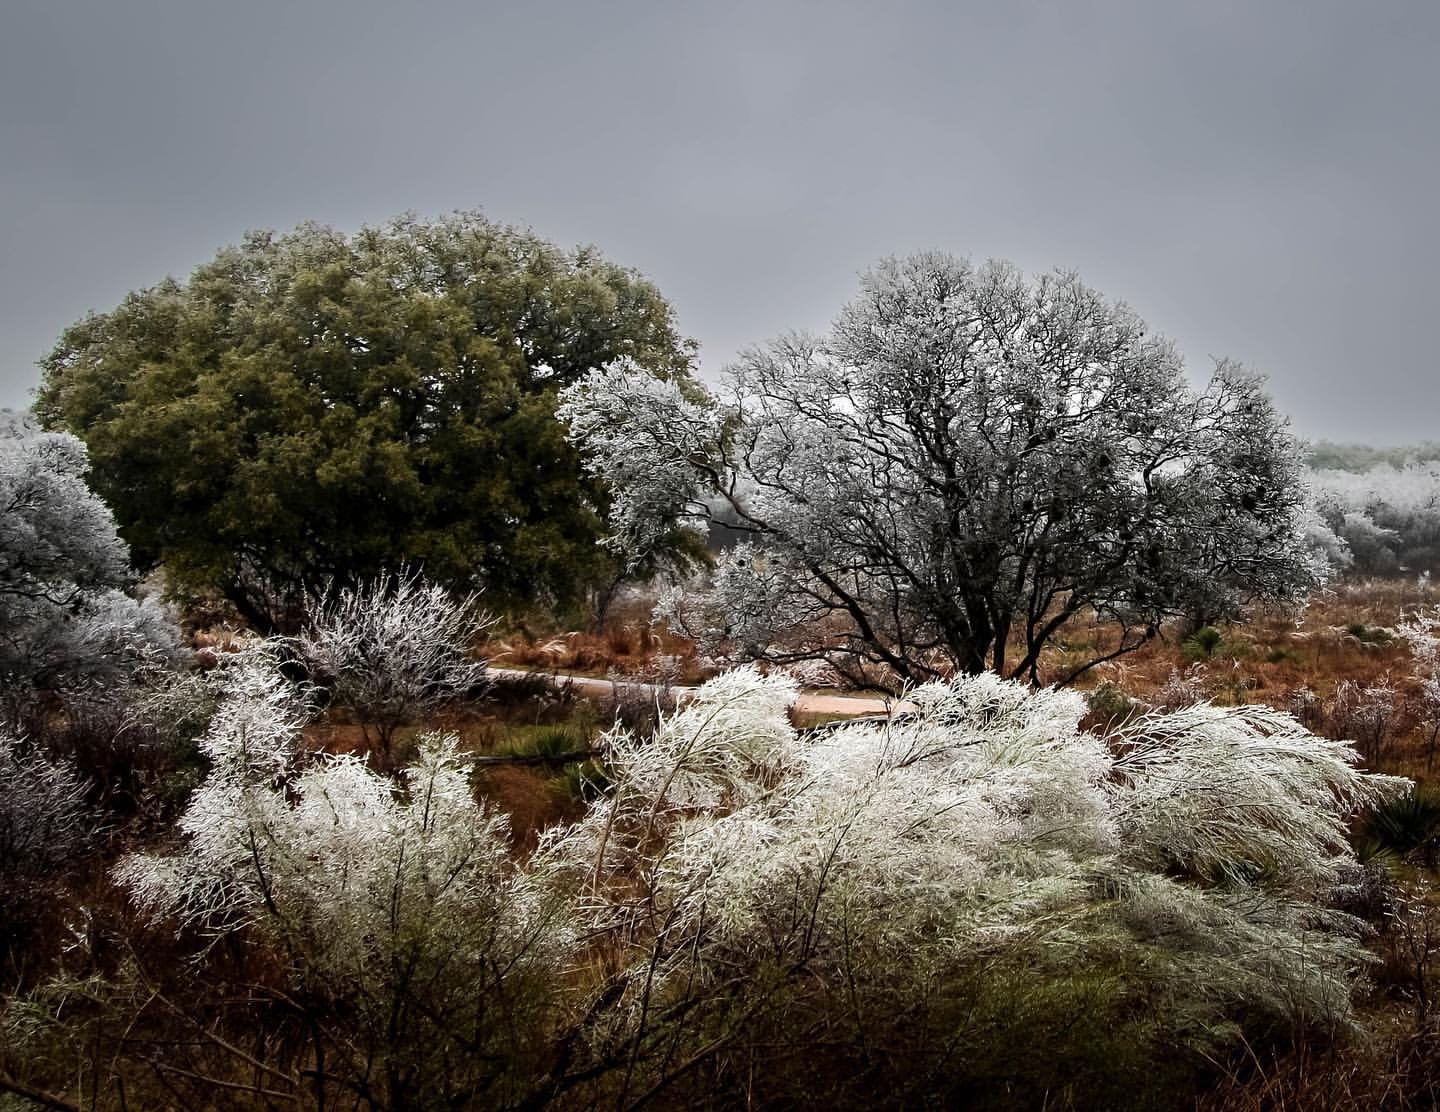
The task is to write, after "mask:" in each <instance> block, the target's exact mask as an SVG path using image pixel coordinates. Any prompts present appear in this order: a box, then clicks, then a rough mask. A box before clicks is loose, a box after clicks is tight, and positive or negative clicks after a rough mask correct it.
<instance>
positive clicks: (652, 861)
mask: <svg viewBox="0 0 1440 1112" xmlns="http://www.w3.org/2000/svg"><path fill="white" fill-rule="evenodd" d="M793 692H794V687H793V684H791V683H790V682H789V681H788V680H785V679H780V678H776V677H769V678H766V677H761V676H760V675H758V674H757V673H755V672H753V671H748V670H746V671H739V672H735V673H731V674H729V675H727V676H724V677H722V678H721V679H719V680H717V681H714V682H712V683H711V684H710V685H707V686H706V688H704V689H702V692H701V694H700V696H699V697H698V698H697V699H696V700H695V701H694V702H693V703H692V704H690V705H689V706H687V707H686V708H685V709H683V710H682V711H680V712H679V713H678V714H676V715H674V716H673V717H672V718H670V719H669V720H668V721H667V722H665V723H664V724H662V726H661V728H660V729H659V731H658V732H657V733H656V735H655V737H654V738H653V739H651V741H650V742H649V743H648V744H642V743H640V742H639V741H637V740H636V739H634V738H631V737H629V736H628V735H625V734H624V733H614V734H612V735H610V736H609V737H608V738H607V739H606V748H607V755H608V756H607V761H608V765H609V768H610V771H611V776H612V782H613V784H614V787H613V789H612V793H611V795H610V796H609V797H608V798H607V799H606V800H605V801H603V802H601V803H599V804H597V805H596V806H595V807H594V808H593V809H592V811H591V813H590V814H589V815H588V816H587V817H586V818H585V819H584V820H583V821H582V822H581V823H579V824H578V825H576V826H575V827H574V828H572V829H570V830H568V831H566V832H563V833H561V834H557V835H554V836H553V837H552V838H551V840H550V842H549V843H548V844H547V845H546V847H545V848H544V850H543V852H542V860H543V861H544V862H545V867H547V868H550V869H552V870H554V872H555V875H556V876H557V878H562V879H563V880H564V881H565V882H566V883H568V884H569V885H570V886H571V890H572V892H574V893H575V895H576V897H577V899H578V900H579V902H580V908H581V911H582V913H583V914H584V916H585V917H586V918H587V919H588V920H589V922H590V930H592V931H593V932H596V935H597V937H600V936H605V935H608V936H609V937H611V938H613V939H614V943H613V944H614V945H616V946H621V947H624V948H625V949H626V950H627V952H628V963H629V968H628V972H627V974H626V978H625V980H624V991H623V993H621V995H620V996H619V998H618V1004H617V1008H616V1011H615V1014H614V1015H613V1016H611V1017H609V1020H608V1025H606V1024H599V1023H597V1030H596V1034H595V1038H594V1044H595V1045H596V1046H597V1047H600V1048H603V1047H606V1046H613V1045H616V1044H619V1045H624V1046H630V1047H632V1048H635V1051H636V1054H637V1056H639V1060H638V1062H637V1064H636V1065H635V1067H634V1070H633V1074H634V1076H630V1075H627V1078H628V1082H627V1084H628V1085H629V1086H630V1087H631V1088H632V1095H633V1093H634V1091H649V1088H650V1087H652V1086H661V1087H665V1088H668V1091H669V1094H670V1099H672V1100H678V1099H681V1097H682V1095H683V1094H687V1093H688V1094H689V1095H690V1096H692V1097H695V1098H696V1099H699V1097H700V1095H701V1090H700V1089H698V1088H697V1089H693V1090H692V1089H689V1088H687V1086H688V1082H687V1080H686V1079H685V1078H682V1077H679V1076H671V1075H669V1074H667V1072H666V1071H667V1068H668V1063H671V1062H689V1061H693V1056H694V1055H699V1056H701V1057H702V1058H703V1059H704V1060H705V1062H706V1067H705V1070H704V1074H705V1076H706V1077H707V1078H712V1079H713V1078H714V1077H717V1076H718V1077H721V1078H729V1077H737V1078H738V1077H740V1076H743V1077H744V1078H745V1079H746V1080H745V1081H744V1084H745V1085H746V1086H749V1088H747V1090H746V1091H747V1093H748V1095H749V1096H750V1097H751V1098H752V1099H755V1100H758V1101H760V1102H761V1103H764V1102H765V1101H767V1100H770V1101H778V1102H781V1103H784V1102H785V1101H787V1100H798V1099H801V1098H802V1097H803V1096H805V1095H806V1094H808V1096H809V1098H810V1099H816V1098H819V1097H823V1098H825V1099H834V1100H862V1099H865V1098H866V1097H867V1096H868V1097H870V1098H871V1099H874V1098H876V1097H878V1096H882V1095H883V1097H884V1099H885V1100H887V1101H891V1102H896V1103H902V1104H903V1103H905V1102H906V1101H907V1100H912V1101H913V1100H919V1099H928V1100H932V1101H934V1100H944V1099H946V1098H949V1099H953V1100H958V1099H961V1098H965V1099H969V1100H972V1101H977V1100H985V1099H988V1100H991V1101H995V1100H1002V1090H1003V1100H1010V1101H1012V1102H1019V1103H1022V1104H1023V1103H1026V1102H1027V1101H1029V1100H1032V1099H1033V1100H1036V1101H1037V1102H1038V1100H1039V1098H1040V1097H1041V1096H1042V1095H1044V1094H1045V1093H1046V1092H1049V1093H1050V1095H1051V1096H1052V1097H1053V1096H1056V1095H1057V1094H1061V1093H1066V1092H1068V1094H1069V1097H1068V1098H1066V1099H1069V1098H1074V1099H1080V1100H1081V1101H1082V1103H1084V1102H1087V1101H1088V1102H1091V1103H1093V1102H1095V1101H1097V1100H1102V1099H1103V1098H1102V1097H1100V1096H1098V1095H1097V1094H1099V1092H1100V1090H1101V1089H1105V1091H1106V1092H1110V1093H1111V1095H1112V1096H1114V1098H1115V1099H1116V1100H1117V1101H1119V1100H1121V1099H1128V1098H1129V1097H1133V1095H1134V1094H1133V1093H1130V1094H1128V1095H1127V1094H1126V1093H1125V1092H1124V1091H1123V1081H1122V1080H1121V1077H1122V1075H1126V1074H1128V1075H1129V1076H1130V1077H1131V1082H1132V1083H1133V1078H1134V1076H1136V1071H1137V1069H1138V1070H1140V1071H1148V1072H1149V1074H1151V1075H1154V1076H1158V1075H1163V1073H1164V1070H1165V1069H1166V1068H1168V1065H1167V1063H1168V1064H1169V1065H1173V1063H1174V1062H1176V1061H1182V1060H1184V1059H1183V1055H1182V1056H1180V1057H1178V1058H1177V1053H1178V1052H1180V1051H1183V1050H1185V1049H1213V1048H1214V1047H1215V1046H1216V1045H1218V1044H1221V1043H1223V1042H1224V1041H1225V1040H1226V1039H1227V1038H1229V1037H1231V1035H1232V1034H1233V1033H1234V1032H1235V1031H1236V1030H1237V1029H1238V1028H1237V1024H1239V1023H1241V1022H1253V1021H1256V1020H1258V1019H1264V1020H1265V1021H1266V1022H1268V1023H1294V1024H1297V1025H1303V1024H1312V1023H1319V1024H1322V1025H1324V1024H1336V1023H1343V1022H1344V1021H1345V1020H1346V1018H1347V1016H1348V1014H1349V998H1350V990H1351V985H1352V982H1353V979H1354V977H1355V975H1356V972H1357V970H1358V969H1359V968H1360V966H1361V965H1362V964H1363V963H1364V952H1363V950H1362V948H1361V947H1360V945H1359V943H1358V942H1357V939H1356V935H1357V933H1358V925H1357V924H1356V923H1355V922H1354V921H1353V920H1351V919H1349V918H1348V917H1347V916H1345V915H1343V914H1341V913H1339V912H1334V911H1331V910H1329V909H1328V908H1327V906H1326V899H1327V896H1328V894H1329V893H1330V892H1331V891H1332V890H1333V889H1334V888H1335V887H1336V885H1337V884H1338V882H1339V881H1340V879H1341V877H1342V873H1343V871H1344V868H1345V866H1347V865H1348V864H1349V863H1351V862H1353V856H1352V855H1351V853H1350V851H1349V848H1348V845H1347V843H1346V841H1345V837H1344V830H1345V826H1344V823H1345V818H1346V816H1347V815H1348V814H1349V813H1351V812H1352V811H1353V810H1354V809H1355V808H1357V807H1359V806H1363V805H1365V804H1367V803H1370V802H1373V801H1376V800H1378V799H1381V798H1384V797H1385V796H1386V795H1387V794H1389V793H1392V792H1394V791H1396V790H1398V789H1399V786H1400V784H1399V782H1398V781H1393V780H1390V779H1387V778H1382V777H1375V776H1370V775H1366V774H1362V773H1360V772H1357V771H1356V770H1355V768H1354V765H1353V761H1354V754H1353V752H1352V751H1351V750H1350V749H1349V748H1348V747H1346V746H1345V745H1343V744H1340V743H1336V742H1330V741H1326V740H1324V739H1319V738H1315V737H1313V736H1312V735H1310V734H1308V733H1307V732H1306V731H1305V730H1304V729H1303V728H1301V727H1300V726H1299V725H1298V724H1297V723H1295V722H1294V720H1293V719H1290V718H1288V717H1287V716H1285V715H1283V714H1279V713H1276V712H1271V711H1266V710H1263V709H1258V708H1254V707H1241V708H1218V707H1213V706H1208V705H1200V706H1196V707H1192V708H1190V709H1188V710H1186V711H1184V712H1181V713H1178V714H1172V715H1147V716H1143V717H1141V718H1138V719H1134V720H1131V721H1130V722H1129V723H1127V724H1126V725H1125V726H1123V727H1122V728H1121V729H1120V730H1119V731H1118V732H1117V734H1116V736H1115V738H1114V742H1113V743H1114V744H1115V745H1116V746H1118V752H1119V755H1118V756H1117V755H1115V753H1114V752H1112V749H1111V747H1110V746H1109V745H1107V744H1106V742H1105V741H1103V740H1102V739H1100V738H1099V737H1096V736H1094V735H1091V734H1087V733H1084V732H1082V731H1081V730H1080V729H1079V722H1080V719H1081V717H1082V715H1083V713H1084V711H1085V706H1084V703H1083V701H1082V700H1081V698H1080V697H1079V696H1078V695H1074V694H1070V693H1064V692H1056V691H1040V692H1032V691H1029V690H1026V689H1024V688H1022V687H1020V686H1018V685H1014V684H1010V683H1006V682H1003V681H1001V680H998V679H996V678H995V677H993V676H989V675H981V676H977V677H974V678H969V679H962V680H959V681H957V682H955V683H953V684H949V685H930V686H927V687H922V688H920V689H918V690H916V691H915V692H914V693H913V695H912V701H913V702H914V703H915V704H916V706H917V707H918V712H917V713H916V714H914V715H913V716H910V717H907V718H903V719H898V720H895V721H892V722H890V723H888V724H882V725H876V724H857V725H853V726H848V727H840V728H837V729H834V730H831V731H828V732H825V733H823V734H818V735H815V736H813V737H811V738H810V739H807V740H802V739H801V738H799V737H798V736H797V735H796V734H795V732H794V731H793V730H791V729H790V728H789V726H788V723H787V722H786V719H785V716H784V708H785V705H786V703H787V701H788V700H789V699H790V698H791V697H792V696H793ZM669 1045H673V1046H674V1047H675V1049H673V1050H672V1051H670V1052H669V1054H668V1055H667V1056H666V1057H665V1058H664V1059H662V1058H661V1057H660V1055H659V1054H658V1052H657V1054H656V1056H655V1057H654V1058H653V1059H652V1060H650V1061H648V1062H647V1061H645V1060H644V1058H643V1053H642V1052H643V1050H644V1048H646V1047H651V1046H653V1047H657V1048H659V1047H665V1046H669ZM732 1071H734V1072H732ZM995 1071H1002V1075H1003V1076H1006V1077H1009V1078H1011V1079H1012V1080H1011V1081H1010V1082H1009V1083H1007V1085H1008V1086H1009V1087H1001V1088H999V1089H997V1087H996V1083H995V1081H994V1076H995ZM1010 1071H1014V1072H1010ZM640 1078H643V1080H640ZM1017 1078H1018V1079H1017ZM1107 1078H1108V1079H1109V1081H1113V1082H1115V1083H1116V1085H1117V1086H1122V1087H1117V1088H1116V1089H1114V1090H1113V1092H1112V1091H1111V1090H1109V1089H1106V1088H1105V1087H1106V1085H1107V1084H1108V1082H1107V1080H1106V1079H1107ZM707 1083H708V1082H707ZM734 1083H735V1084H739V1083H740V1082H739V1081H738V1080H737V1081H735V1082H734ZM1076 1085H1078V1086H1079V1089H1078V1090H1077V1089H1074V1088H1073V1086H1076ZM1017 1086H1018V1087H1017ZM1067 1086H1072V1088H1070V1089H1067ZM1003 1100H1002V1103H1003ZM1012 1106H1013V1104H1012Z"/></svg>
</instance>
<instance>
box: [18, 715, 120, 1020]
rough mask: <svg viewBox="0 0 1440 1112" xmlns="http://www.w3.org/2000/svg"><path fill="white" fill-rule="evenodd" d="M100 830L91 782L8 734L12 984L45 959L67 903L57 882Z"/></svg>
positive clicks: (76, 862) (85, 852) (82, 853)
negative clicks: (90, 800) (46, 939)
mask: <svg viewBox="0 0 1440 1112" xmlns="http://www.w3.org/2000/svg"><path fill="white" fill-rule="evenodd" d="M97 825H98V824H97V823H96V821H95V818H94V816H93V815H92V814H91V813H90V810H89V808H88V807H87V805H86V784H85V781H84V779H83V778H82V777H81V776H80V775H79V774H78V773H77V772H76V771H75V769H74V768H73V767H72V766H71V765H70V764H69V763H68V762H64V761H58V760H55V759H53V758H52V757H50V756H49V755H48V754H46V753H45V752H43V751H42V750H40V749H38V748H36V747H35V746H33V745H31V744H27V743H26V742H24V741H22V740H21V739H19V738H16V737H15V736H13V735H12V734H10V733H9V732H8V731H0V969H4V970H5V975H6V977H7V978H11V977H14V976H15V972H16V971H17V970H19V969H33V968H34V967H35V966H36V965H37V964H39V962H40V961H41V960H43V959H42V957H41V955H42V954H43V953H44V946H43V944H42V943H40V942H39V939H40V937H42V936H43V935H44V934H45V933H46V930H47V927H46V924H47V922H50V921H51V920H53V917H54V916H55V913H56V910H57V906H58V905H59V900H58V899H57V894H56V888H57V882H58V881H59V880H60V879H61V878H63V877H65V876H66V875H67V873H69V872H70V870H71V869H72V868H73V867H74V866H75V865H77V864H79V863H80V862H81V861H82V860H83V859H84V858H85V856H86V854H87V852H88V851H89V850H90V849H92V847H93V846H94V845H95V842H96V832H97ZM17 959H18V960H17ZM15 979H17V980H18V979H19V978H18V977H16V978H15ZM0 1030H3V1027H0ZM0 1042H3V1038H0Z"/></svg>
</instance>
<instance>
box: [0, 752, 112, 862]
mask: <svg viewBox="0 0 1440 1112" xmlns="http://www.w3.org/2000/svg"><path fill="white" fill-rule="evenodd" d="M93 834H94V825H93V823H92V822H91V820H90V817H89V816H88V815H87V814H86V808H85V783H84V781H83V780H82V779H81V778H80V777H79V776H78V775H77V774H76V773H75V771H74V770H73V769H72V768H70V767H69V766H67V765H65V764H63V763H61V762H58V761H55V760H52V759H51V758H50V757H48V756H47V755H46V754H44V753H42V752H40V751H38V750H36V749H34V748H33V747H30V746H26V745H24V744H23V743H22V742H21V741H19V740H18V739H16V738H15V737H12V736H10V735H8V734H3V733H0V890H4V889H5V888H6V886H7V882H14V881H16V880H17V879H18V878H28V879H30V880H32V881H33V880H34V879H35V878H37V877H40V876H43V875H44V874H46V873H48V872H51V871H52V870H55V869H58V868H62V867H64V866H66V865H68V864H70V863H71V861H72V860H73V859H74V858H76V857H78V856H79V855H80V854H81V853H82V852H83V851H84V849H85V847H86V846H87V845H88V844H89V842H90V839H91V838H92V837H93Z"/></svg>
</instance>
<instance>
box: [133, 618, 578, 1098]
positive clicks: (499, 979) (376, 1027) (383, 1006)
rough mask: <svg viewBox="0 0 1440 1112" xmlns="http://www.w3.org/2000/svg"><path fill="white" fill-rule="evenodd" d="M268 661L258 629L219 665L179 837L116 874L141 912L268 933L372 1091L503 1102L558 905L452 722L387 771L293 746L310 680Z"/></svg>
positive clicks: (559, 930) (550, 979)
mask: <svg viewBox="0 0 1440 1112" xmlns="http://www.w3.org/2000/svg"><path fill="white" fill-rule="evenodd" d="M279 662H280V658H279V656H278V654H277V653H276V652H275V651H274V648H273V646H265V645H262V646H260V647H257V648H255V649H252V650H250V651H249V652H247V653H244V654H240V655H239V656H238V658H237V659H234V660H233V661H232V662H231V663H230V664H229V665H228V666H227V667H226V668H225V669H224V672H223V675H222V676H221V678H220V680H219V681H218V682H220V683H221V685H222V687H223V697H222V699H221V701H220V704H219V707H218V710H217V711H216V713H215V715H214V717H213V719H212V720H211V722H210V725H209V728H208V729H207V730H206V732H205V734H204V736H203V737H202V739H201V747H202V749H203V750H204V752H205V754H206V756H207V757H208V759H209V761H210V763H211V772H210V774H209V776H208V777H207V778H206V780H205V781H204V782H203V783H202V784H201V785H200V787H199V788H198V789H197V790H196V791H195V793H194V795H193V796H192V798H191V801H190V805H189V808H188V810H187V811H186V813H185V815H184V817H183V818H182V820H181V822H180V833H181V836H182V838H183V847H182V849H181V851H180V852H178V853H176V854H173V855H169V856H163V855H162V856H145V855H141V856H131V857H129V858H127V859H125V860H124V861H123V862H122V864H121V865H120V867H119V869H118V874H117V875H118V878H119V879H120V881H121V882H122V883H123V884H124V885H126V886H127V887H129V888H130V890H131V891H132V893H133V894H134V896H135V898H136V900H137V902H138V903H139V904H140V906H141V907H143V908H146V909H149V910H150V911H152V912H155V913H157V914H163V915H172V916H176V917H178V918H179V919H180V920H181V921H183V922H186V923H189V924H191V925H193V926H195V927H197V928H200V929H202V930H206V931H212V932H219V933H227V932H233V931H237V930H241V929H247V930H249V931H250V932H251V937H252V938H255V939H257V940H261V941H264V940H269V941H270V942H272V943H274V944H276V945H277V946H278V947H279V948H280V951H281V952H282V953H284V954H285V955H286V963H287V965H288V971H289V974H290V976H291V979H292V980H293V982H294V984H295V987H296V989H297V991H300V992H301V993H302V994H303V997H304V999H305V1000H306V1001H308V1004H307V1009H308V1010H307V1015H306V1020H307V1022H309V1023H313V1024H314V1025H316V1027H317V1029H318V1030H319V1031H320V1032H322V1036H321V1037H323V1039H324V1041H325V1048H326V1053H327V1055H329V1056H331V1061H332V1069H334V1070H335V1071H336V1074H337V1076H341V1077H345V1076H350V1077H369V1078H370V1080H369V1081H368V1082H367V1083H368V1084H370V1085H372V1086H374V1088H375V1091H376V1093H377V1094H379V1095H380V1096H381V1103H382V1106H385V1107H393V1106H395V1104H396V1102H399V1103H409V1104H413V1103H417V1102H418V1103H419V1104H421V1105H427V1104H433V1103H434V1102H436V1101H441V1102H443V1101H445V1100H451V1099H454V1098H455V1095H456V1093H457V1092H465V1091H479V1088H480V1087H481V1086H482V1085H483V1086H490V1085H493V1086H497V1088H495V1089H492V1090H490V1091H491V1093H492V1095H494V1096H495V1098H496V1099H497V1100H499V1101H500V1103H506V1098H503V1096H502V1094H504V1093H506V1092H508V1090H507V1089H505V1088H504V1086H506V1085H509V1084H511V1083H512V1081H513V1078H511V1077H510V1076H509V1073H508V1071H509V1068H510V1065H511V1063H512V1060H513V1059H518V1058H520V1057H523V1056H524V1055H525V1054H527V1053H530V1052H531V1051H530V1050H528V1049H527V1044H526V1041H525V1040H526V1039H527V1038H528V1037H529V1034H530V1032H529V1025H530V1024H531V1023H532V1022H533V1020H534V1016H533V1013H534V1012H535V1010H536V1009H537V1008H538V1007H539V1002H540V1001H542V1000H543V999H544V998H545V996H546V995H547V994H548V993H549V992H550V991H552V990H553V988H554V987H555V983H554V982H555V978H556V977H557V974H558V969H559V966H560V963H561V962H562V961H563V960H565V959H566V957H567V956H568V955H569V953H570V951H571V950H572V948H573V934H572V929H571V926H570V922H569V920H568V918H567V916H566V914H565V909H564V908H563V907H561V906H559V905H557V903H556V901H555V900H554V899H553V898H552V897H551V896H550V894H549V890H548V889H547V888H546V887H545V886H544V885H543V884H542V883H541V882H540V881H539V880H538V879H537V878H536V877H535V876H532V875H530V874H528V873H526V872H524V871H522V870H519V869H517V868H516V867H515V866H514V865H513V863H512V862H511V860H510V856H509V846H508V841H507V838H506V833H507V830H506V822H505V819H504V818H503V816H501V815H498V814H497V813H495V812H494V811H492V810H490V809H489V808H487V807H484V806H482V805H481V804H479V803H478V802H477V801H476V799H475V797H474V795H473V794H472V791H471V788H470V784H469V780H468V777H467V774H466V771H465V768H464V765H463V763H462V760H461V758H460V756H459V754H458V752H457V750H456V742H455V739H454V738H453V737H450V736H442V735H430V736H428V737H427V738H425V739H424V740H423V741H422V744H421V748H420V754H419V757H418V759H417V760H416V761H415V763H413V764H412V765H411V766H410V767H408V768H407V769H406V770H405V771H404V774H403V777H402V779H401V781H400V782H399V783H398V784H397V783H396V782H395V781H394V780H392V779H390V778H389V777H386V776H383V775H381V774H379V773H377V772H374V771H372V770H371V769H370V768H368V767H367V766H366V764H365V762H364V761H363V760H362V759H360V758H357V757H354V756H348V755H347V756H328V755H327V756H320V757H317V758H314V759H311V760H308V761H307V760H304V759H302V756H301V753H300V752H299V749H298V746H297V742H298V736H299V730H300V728H301V726H302V725H303V724H304V723H305V721H306V720H307V719H308V718H309V716H310V714H311V706H310V704H309V702H308V701H307V694H308V693H307V692H306V691H305V690H304V689H302V688H297V687H295V686H294V685H293V684H292V683H291V682H290V681H289V680H288V679H287V678H286V677H285V676H284V675H283V673H282V671H281V669H280V666H279ZM339 1063H343V1066H342V1065H339ZM372 1073H373V1074H375V1076H373V1077H372V1076H371V1075H372ZM472 1086H473V1087H474V1088H473V1089H472V1088H470V1087H472Z"/></svg>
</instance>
